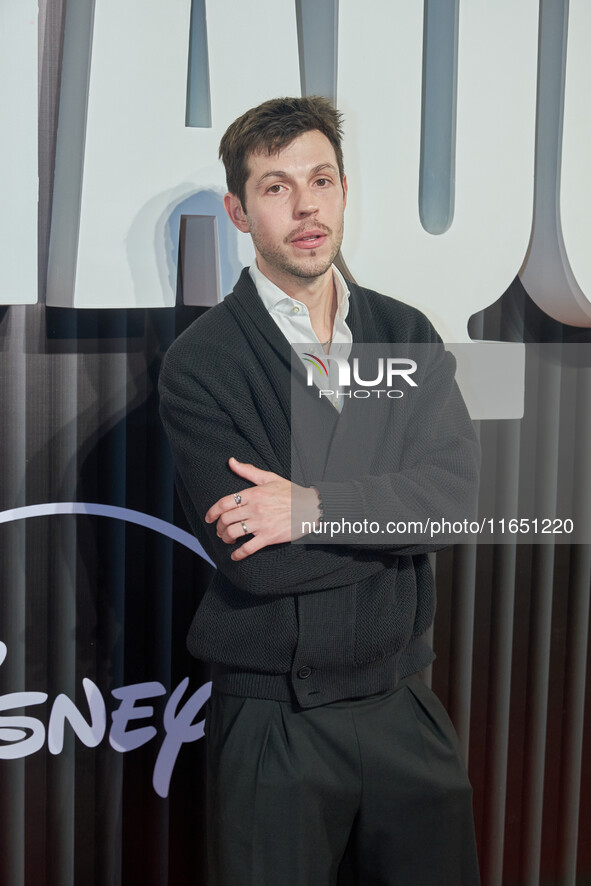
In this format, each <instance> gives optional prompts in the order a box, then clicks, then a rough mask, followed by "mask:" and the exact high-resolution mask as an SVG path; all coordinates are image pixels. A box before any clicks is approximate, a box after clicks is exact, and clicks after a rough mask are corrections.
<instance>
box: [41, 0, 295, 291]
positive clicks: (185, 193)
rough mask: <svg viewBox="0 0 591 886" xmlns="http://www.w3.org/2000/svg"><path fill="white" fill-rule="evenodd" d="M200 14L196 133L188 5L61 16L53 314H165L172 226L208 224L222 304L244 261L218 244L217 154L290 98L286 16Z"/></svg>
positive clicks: (280, 5) (87, 5) (209, 6)
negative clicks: (186, 220)
mask: <svg viewBox="0 0 591 886" xmlns="http://www.w3.org/2000/svg"><path fill="white" fill-rule="evenodd" d="M93 5H94V14H93V11H92V7H93ZM205 8H206V16H207V44H208V54H209V83H210V88H211V109H212V115H211V116H212V121H211V127H203V128H199V127H190V126H186V125H185V117H186V104H187V69H188V58H189V33H190V22H191V0H174V2H167V3H163V2H162V0H126V2H125V3H121V2H120V0H95V2H94V4H93V3H92V2H89V0H76V3H68V7H67V19H66V33H65V46H64V69H63V80H64V83H63V87H62V96H61V102H60V120H59V130H58V145H57V161H56V180H55V191H54V194H55V196H54V206H53V219H52V236H51V244H50V266H49V275H48V276H49V279H48V294H47V301H48V303H49V304H53V305H63V306H73V307H80V308H131V307H148V308H149V307H167V306H172V305H174V303H175V296H176V284H177V250H178V242H179V226H180V218H181V216H182V215H205V216H210V217H215V218H217V222H218V232H217V234H218V237H219V240H220V246H221V256H222V259H223V260H222V266H221V269H220V270H221V288H222V291H227V290H228V288H229V287H230V286H231V284H232V282H233V280H235V278H236V276H237V269H238V267H239V266H241V265H242V264H243V263H245V262H250V261H251V260H252V256H253V254H254V253H253V252H252V248H251V246H250V242H249V241H247V238H243V239H242V240H241V242H240V245H239V246H236V245H235V244H236V239H235V238H234V236H233V235H232V237H231V238H230V236H229V233H228V232H229V222H228V221H227V220H226V217H225V212H224V210H223V204H222V197H223V194H224V192H225V182H224V174H223V169H222V167H221V164H220V163H219V162H218V160H217V151H218V144H219V140H220V138H221V136H222V134H223V132H224V130H225V128H226V127H227V126H228V124H229V123H230V122H231V121H232V120H233V119H235V118H236V117H237V116H238V115H239V114H241V113H243V112H244V111H245V110H246V109H247V108H249V107H251V106H253V105H256V104H258V103H259V102H261V101H264V100H265V99H267V98H271V97H274V96H277V95H282V94H283V95H298V94H299V91H300V76H299V63H298V44H297V26H296V16H295V4H294V3H293V0H249V2H248V3H245V2H244V0H207V2H206V4H205ZM211 239H212V241H213V242H215V237H212V238H211ZM212 261H217V258H216V257H215V256H212ZM211 276H218V275H211Z"/></svg>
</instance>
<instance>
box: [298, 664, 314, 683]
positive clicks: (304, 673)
mask: <svg viewBox="0 0 591 886" xmlns="http://www.w3.org/2000/svg"><path fill="white" fill-rule="evenodd" d="M311 673H312V668H309V667H308V665H305V666H304V667H303V668H300V669H299V671H298V677H299V678H300V680H307V679H308V677H309V676H310V674H311Z"/></svg>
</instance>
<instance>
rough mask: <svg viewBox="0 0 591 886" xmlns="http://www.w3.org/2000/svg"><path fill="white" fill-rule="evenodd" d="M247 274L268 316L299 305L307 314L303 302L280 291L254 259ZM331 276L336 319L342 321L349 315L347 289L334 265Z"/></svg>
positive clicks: (344, 281) (345, 282) (343, 279)
mask: <svg viewBox="0 0 591 886" xmlns="http://www.w3.org/2000/svg"><path fill="white" fill-rule="evenodd" d="M249 272H250V276H251V277H252V280H253V282H254V285H255V286H256V288H257V292H258V294H259V295H260V297H261V300H262V302H263V304H264V306H265V307H266V309H267V310H268V311H269V313H270V314H272V313H273V311H275V310H279V311H281V310H282V309H287V310H289V311H290V312H291V309H292V308H293V306H294V305H299V306H300V307H301V308H303V309H304V310H305V312H306V313H308V308H307V306H306V305H305V304H304V303H303V302H301V301H298V300H297V299H296V298H292V297H291V296H290V295H287V293H286V292H284V291H283V290H282V289H280V288H279V286H277V285H276V284H275V283H273V282H272V281H271V280H269V278H268V277H266V276H265V274H263V272H262V271H261V269H260V268H259V266H258V265H257V263H256V259H255V260H254V261H253V263H252V264H251V266H250V268H249ZM332 276H333V280H334V285H335V291H336V294H337V317H339V319H341V320H344V319H345V318H346V316H347V314H348V313H349V289H348V287H347V281H346V280H345V278H344V277H343V275H342V274H341V272H340V271H339V269H338V268H337V267H336V266H335V265H333V266H332Z"/></svg>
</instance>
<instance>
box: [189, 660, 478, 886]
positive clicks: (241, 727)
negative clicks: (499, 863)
mask: <svg viewBox="0 0 591 886" xmlns="http://www.w3.org/2000/svg"><path fill="white" fill-rule="evenodd" d="M206 736H207V745H208V748H207V753H208V858H209V879H208V886H335V884H339V886H353V884H355V886H478V884H479V882H480V880H479V876H478V862H477V858H476V847H475V839H474V824H473V816H472V790H471V787H470V784H469V782H468V777H467V774H466V770H465V767H464V765H463V762H462V760H461V757H460V753H459V748H458V743H457V737H456V735H455V732H454V729H453V726H452V725H451V722H450V720H449V717H448V716H447V714H446V712H445V710H444V709H443V707H442V705H441V703H440V702H439V701H438V699H437V697H436V696H435V695H434V693H433V692H431V690H430V689H428V688H427V687H426V686H425V685H424V684H423V683H422V681H421V680H420V678H419V677H418V676H415V677H410V678H408V679H406V680H404V681H403V682H402V683H401V684H399V686H398V687H397V688H396V689H395V690H393V691H392V692H386V693H383V694H380V695H374V696H370V697H368V698H363V699H354V700H351V701H342V702H335V703H334V704H330V705H325V706H323V707H318V708H313V709H311V710H305V711H302V710H299V709H297V708H294V707H293V706H292V705H290V704H286V703H284V702H276V701H266V700H260V699H249V698H237V697H234V696H229V695H222V694H220V693H215V694H214V695H213V696H212V699H211V701H210V703H209V708H208V713H207V720H206Z"/></svg>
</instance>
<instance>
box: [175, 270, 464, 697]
mask: <svg viewBox="0 0 591 886" xmlns="http://www.w3.org/2000/svg"><path fill="white" fill-rule="evenodd" d="M348 286H349V289H350V308H349V314H348V317H347V323H348V324H349V326H350V328H351V331H352V335H353V342H354V343H358V342H376V343H379V342H402V343H406V342H420V343H432V344H433V348H434V351H433V354H434V356H433V357H432V359H431V360H430V361H428V365H424V366H423V367H422V369H421V370H420V371H419V372H418V374H417V376H416V377H417V378H418V380H419V388H418V390H419V394H417V396H418V397H419V399H418V400H417V399H415V400H414V401H413V402H414V404H415V405H414V407H413V408H412V409H410V410H409V409H408V408H406V409H405V410H402V411H399V412H397V413H393V412H392V413H390V414H392V415H396V420H395V422H396V424H395V428H392V427H390V426H389V425H388V422H387V420H384V419H383V418H381V417H379V416H378V418H377V420H376V421H377V424H376V427H377V430H376V427H374V424H373V423H371V422H369V421H368V423H367V426H368V427H369V425H370V424H371V426H372V428H373V431H372V432H371V433H367V435H366V437H364V442H363V445H351V446H350V447H347V445H346V443H345V445H344V446H343V445H341V446H340V447H336V448H339V450H340V453H341V456H342V453H343V451H344V452H345V453H346V460H347V459H348V464H346V465H345V466H344V468H343V465H342V464H340V466H339V471H338V472H337V473H335V471H334V470H333V466H332V463H331V440H334V439H335V435H336V436H338V435H339V434H340V433H341V427H342V426H344V425H345V424H346V421H345V419H346V417H347V416H351V415H353V412H352V411H350V409H349V406H348V404H346V405H345V407H344V409H343V412H342V414H341V416H339V414H338V413H337V412H336V410H335V409H334V408H333V407H332V406H331V405H330V404H329V403H328V402H327V401H319V400H318V399H317V398H316V399H314V406H313V407H312V409H313V411H314V414H313V416H312V419H311V421H312V425H313V426H314V428H315V429H316V430H317V429H319V428H320V429H324V440H320V443H318V435H317V434H316V430H315V434H314V438H315V445H314V446H312V447H310V446H308V447H307V446H306V443H305V440H306V438H307V437H309V434H307V430H309V428H306V427H304V428H302V427H300V426H298V427H297V428H295V427H294V428H292V427H290V425H291V390H290V386H291V376H292V373H291V369H290V361H291V349H290V345H289V343H288V342H287V340H286V338H285V337H284V336H283V334H282V333H281V332H280V330H279V329H278V327H277V325H276V324H275V322H274V321H273V319H272V318H271V317H270V316H269V314H268V312H267V310H266V309H265V307H264V305H263V303H262V301H261V299H260V297H259V295H258V293H257V291H256V287H255V285H254V283H253V282H252V280H251V277H250V275H249V273H248V270H244V271H243V272H242V275H241V277H240V279H239V281H238V283H237V284H236V287H235V288H234V291H233V293H232V294H231V295H229V296H228V297H227V298H226V299H225V300H224V302H223V303H222V304H220V305H217V306H216V307H214V308H211V309H210V310H209V311H208V312H207V313H206V314H204V315H203V316H201V317H200V318H199V319H198V320H196V321H195V322H194V323H193V324H192V325H191V326H190V327H189V328H188V329H187V330H185V332H183V333H182V335H180V336H179V338H178V339H177V340H176V341H175V342H174V343H173V345H172V346H171V347H170V349H169V351H168V353H167V355H166V357H165V360H164V364H163V367H162V372H161V375H160V383H159V388H160V398H161V415H162V420H163V423H164V427H165V429H166V432H167V434H168V438H169V441H170V445H171V448H172V452H173V456H174V460H175V465H176V469H177V488H178V491H179V495H180V498H181V501H182V504H183V507H184V509H185V511H186V514H187V517H188V519H189V522H190V524H191V527H192V529H193V531H194V533H195V535H196V536H197V538H198V539H199V540H200V542H201V543H202V545H203V547H204V548H205V550H206V551H207V552H208V554H209V555H210V556H211V558H212V559H213V561H214V562H215V563H216V565H217V567H218V569H217V571H216V573H215V575H214V577H213V580H212V582H211V584H210V586H209V587H208V589H207V590H206V592H205V595H204V597H203V600H202V601H201V604H200V606H199V608H198V610H197V613H196V615H195V618H194V621H193V624H192V626H191V629H190V632H189V637H188V647H189V649H190V651H191V652H192V654H194V655H195V656H197V657H198V658H200V659H202V660H204V661H207V662H211V663H213V665H214V667H213V681H214V686H216V687H217V688H218V689H219V690H220V691H225V692H229V693H232V694H235V695H241V696H249V697H256V698H274V699H277V700H284V701H295V702H297V703H299V705H301V706H302V707H312V706H316V705H320V704H326V703H328V702H331V701H335V700H337V699H342V698H353V697H358V696H364V695H370V694H372V693H376V692H381V691H384V690H387V689H390V688H392V687H394V686H395V685H396V683H397V682H398V681H399V680H400V679H402V678H404V677H405V676H408V675H410V674H412V673H415V672H416V671H418V670H420V669H422V668H424V667H426V666H427V665H428V664H429V663H430V662H431V661H432V659H433V653H432V651H431V649H430V647H429V645H428V643H427V642H426V641H425V639H424V634H425V632H426V631H427V630H428V628H429V626H430V625H431V622H432V619H433V614H434V607H435V592H434V582H433V576H432V572H431V568H430V565H429V562H428V558H427V551H428V550H430V549H435V548H433V547H431V548H430V547H429V546H428V545H427V544H409V543H407V542H405V543H401V542H400V540H399V539H397V537H396V536H395V535H393V536H392V537H391V538H390V537H389V536H387V537H386V538H385V540H384V536H383V535H382V536H380V537H379V541H376V543H373V542H372V539H367V538H359V539H355V541H356V543H355V544H352V545H350V544H347V545H343V544H340V545H339V544H329V543H327V542H326V540H325V539H322V538H321V539H320V542H321V543H320V544H318V543H317V542H318V541H319V539H318V538H316V537H314V539H313V541H314V542H316V543H314V544H312V543H310V544H308V543H299V544H280V545H273V546H269V547H267V548H264V549H263V550H261V551H258V552H256V553H255V554H253V555H251V556H250V557H247V558H246V559H245V560H243V561H240V562H234V561H233V560H231V559H230V555H231V553H232V550H233V546H232V545H226V544H225V543H224V542H222V541H221V540H220V539H219V538H218V537H217V535H216V528H215V525H206V524H205V523H204V520H203V517H204V515H205V513H206V512H207V510H208V509H209V508H210V507H211V506H212V505H213V504H214V502H216V501H217V500H218V499H219V498H221V497H222V496H224V495H229V494H231V493H233V492H235V491H236V490H238V489H244V488H245V487H247V486H248V485H249V484H248V483H246V481H244V480H242V479H241V478H239V477H237V476H236V475H235V474H234V473H233V472H232V471H231V470H230V468H229V467H228V459H229V457H230V456H234V457H235V458H237V459H238V460H239V461H241V462H247V463H251V464H253V465H255V466H256V467H259V468H262V469H265V470H269V471H273V472H275V473H277V474H279V475H281V476H283V477H287V478H289V479H293V480H295V481H296V482H298V483H300V484H301V485H305V486H307V485H314V486H316V487H317V488H318V489H319V491H320V494H321V497H322V501H323V506H324V519H325V520H333V519H334V520H336V519H339V518H341V517H346V518H347V519H352V520H354V519H363V518H364V517H367V516H368V515H375V514H376V513H378V512H380V513H388V514H390V515H391V516H397V515H400V514H405V515H407V514H408V513H411V512H412V510H413V506H414V503H416V502H417V501H420V500H423V501H431V502H432V504H433V509H434V513H435V515H437V514H439V513H441V511H442V509H445V507H446V505H448V504H449V502H450V501H453V502H454V503H455V505H457V508H458V513H459V512H460V511H461V509H462V508H463V507H464V506H466V507H467V506H468V502H469V500H470V499H471V497H472V496H473V493H474V490H475V488H476V485H477V473H478V446H477V443H476V439H475V436H474V432H473V429H472V425H471V422H470V420H469V418H468V415H467V413H466V410H465V407H464V404H463V401H462V399H461V396H460V395H459V392H458V390H457V387H456V385H455V382H454V381H453V359H452V358H451V357H450V356H449V355H448V354H446V352H445V351H444V350H443V348H440V347H439V346H438V345H437V343H438V342H439V341H440V340H439V339H438V337H437V334H436V332H435V330H434V329H433V327H432V326H431V324H430V323H429V321H428V320H427V319H426V318H425V317H424V316H423V315H422V314H421V313H420V312H419V311H417V310H415V309H414V308H411V307H409V306H408V305H405V304H403V303H401V302H398V301H396V300H394V299H391V298H389V297H386V296H382V295H379V294H378V293H375V292H372V291H370V290H367V289H362V288H361V287H359V286H356V285H354V284H352V283H349V284H348ZM423 363H425V364H426V361H423ZM298 365H300V364H298ZM301 375H302V379H301V390H304V379H305V374H304V372H303V370H301ZM316 393H317V392H316ZM307 394H308V395H309V396H310V398H312V393H311V391H310V389H308V391H307ZM392 402H393V403H396V402H397V401H392ZM368 408H370V407H368ZM384 414H386V413H385V411H384V410H382V411H381V413H380V416H383V415H384ZM368 416H369V413H368ZM384 421H386V424H385V425H384V423H383V422H384ZM380 422H382V424H380ZM297 423H298V425H300V424H301V422H299V421H298V422H297ZM353 424H354V425H355V426H356V427H357V429H359V427H360V424H361V426H363V425H365V422H364V421H362V422H361V423H360V422H359V420H357V419H356V420H354V421H353ZM292 432H293V433H292ZM320 437H322V433H321V434H320ZM344 439H345V440H346V437H345V438H344ZM339 461H340V462H341V461H342V458H340V459H339ZM343 470H345V474H344V475H343V473H342V472H343ZM411 503H413V504H412V505H411ZM310 538H312V537H311V536H310ZM304 542H306V539H304Z"/></svg>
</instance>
